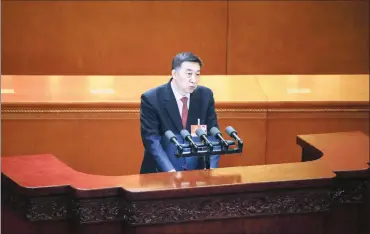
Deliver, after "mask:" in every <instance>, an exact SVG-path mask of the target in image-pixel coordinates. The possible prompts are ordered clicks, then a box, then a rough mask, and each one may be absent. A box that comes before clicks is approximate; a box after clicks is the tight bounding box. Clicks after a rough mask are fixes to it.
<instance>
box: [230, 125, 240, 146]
mask: <svg viewBox="0 0 370 234" xmlns="http://www.w3.org/2000/svg"><path fill="white" fill-rule="evenodd" d="M226 133H227V134H228V135H229V136H231V137H232V138H234V139H235V140H237V141H238V143H239V144H240V145H242V144H243V141H242V139H240V138H239V137H238V133H237V132H236V131H235V129H234V128H233V127H231V126H228V127H226Z"/></svg>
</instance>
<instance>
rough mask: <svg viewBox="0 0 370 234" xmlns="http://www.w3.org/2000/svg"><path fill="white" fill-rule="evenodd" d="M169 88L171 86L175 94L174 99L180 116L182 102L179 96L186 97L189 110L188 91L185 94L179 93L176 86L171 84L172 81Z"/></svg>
mask: <svg viewBox="0 0 370 234" xmlns="http://www.w3.org/2000/svg"><path fill="white" fill-rule="evenodd" d="M171 88H172V91H173V94H175V99H176V102H177V106H178V108H179V112H180V117H182V106H183V103H182V101H181V98H183V97H187V98H188V110H189V106H190V93H187V94H186V95H185V96H184V95H181V94H180V93H179V92H178V91H177V90H176V88H175V87H174V85H173V83H172V82H171Z"/></svg>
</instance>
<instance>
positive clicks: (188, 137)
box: [180, 129, 198, 152]
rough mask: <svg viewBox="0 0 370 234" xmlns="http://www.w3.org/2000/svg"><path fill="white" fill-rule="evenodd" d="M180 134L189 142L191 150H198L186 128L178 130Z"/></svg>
mask: <svg viewBox="0 0 370 234" xmlns="http://www.w3.org/2000/svg"><path fill="white" fill-rule="evenodd" d="M180 134H181V136H182V137H183V138H184V139H185V140H186V141H188V142H189V143H190V146H191V148H192V149H193V151H195V152H196V151H197V150H198V146H197V145H196V144H195V142H194V141H193V138H191V135H190V133H189V132H188V130H186V129H183V130H181V132H180Z"/></svg>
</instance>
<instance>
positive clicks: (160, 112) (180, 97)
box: [140, 52, 220, 174]
mask: <svg viewBox="0 0 370 234" xmlns="http://www.w3.org/2000/svg"><path fill="white" fill-rule="evenodd" d="M202 66H203V63H202V61H201V60H200V58H199V57H198V56H196V55H194V54H193V53H191V52H185V53H179V54H177V55H176V56H175V58H174V59H173V61H172V77H171V79H170V80H169V82H168V83H166V84H163V85H160V86H158V87H156V88H153V89H150V90H148V91H146V92H145V93H144V94H142V95H141V104H140V124H141V138H142V142H143V145H144V148H145V152H144V159H143V162H142V165H141V170H140V173H141V174H144V173H155V172H174V171H183V170H195V169H201V168H204V163H203V161H202V159H203V158H202V157H197V156H191V157H186V158H177V157H176V156H175V153H176V147H175V146H174V144H173V143H171V142H169V141H168V140H167V139H166V138H165V136H164V133H165V132H166V131H167V130H171V131H172V132H173V133H174V134H175V135H176V137H177V140H178V141H179V143H180V144H182V143H184V141H183V138H182V137H181V136H180V131H181V130H182V129H186V130H188V131H189V132H191V126H192V125H196V126H199V125H205V126H206V128H207V131H209V130H210V129H211V128H212V127H217V128H218V123H217V115H216V112H215V105H214V98H213V92H212V91H211V89H209V88H207V87H204V86H200V85H198V82H199V79H200V70H201V68H202ZM193 139H194V141H198V142H199V138H197V137H193ZM219 157H220V156H219V155H214V156H211V157H210V162H211V163H210V164H211V166H210V167H211V168H217V167H218V161H219Z"/></svg>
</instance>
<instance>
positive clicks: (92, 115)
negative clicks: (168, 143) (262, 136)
mask: <svg viewBox="0 0 370 234" xmlns="http://www.w3.org/2000/svg"><path fill="white" fill-rule="evenodd" d="M216 112H217V114H218V117H219V118H220V119H229V118H247V119H250V118H252V119H255V118H257V119H260V118H266V117H267V115H269V117H270V116H271V117H276V118H280V117H288V115H289V114H303V116H307V114H308V115H312V114H315V115H317V114H318V115H319V116H321V117H323V116H324V115H328V114H329V115H328V116H327V117H329V116H338V115H339V116H341V115H343V114H344V115H345V116H348V114H351V113H356V114H360V116H361V118H363V116H364V114H365V115H366V114H368V113H369V108H271V109H266V108H216ZM1 116H2V118H3V119H138V118H139V117H140V109H139V108H14V107H12V108H6V107H5V108H4V107H3V108H2V110H1ZM303 116H302V117H303ZM329 118H330V117H329Z"/></svg>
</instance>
